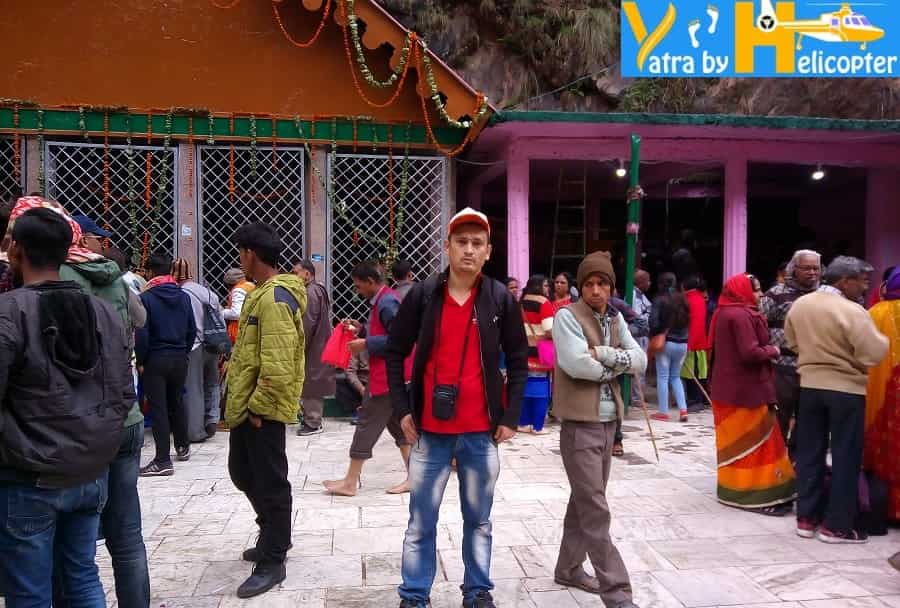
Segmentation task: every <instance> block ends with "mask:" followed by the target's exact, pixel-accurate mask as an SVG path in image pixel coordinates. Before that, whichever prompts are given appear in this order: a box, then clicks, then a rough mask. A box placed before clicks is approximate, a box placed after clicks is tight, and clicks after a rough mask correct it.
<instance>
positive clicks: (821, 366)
mask: <svg viewBox="0 0 900 608" xmlns="http://www.w3.org/2000/svg"><path fill="white" fill-rule="evenodd" d="M871 272H872V266H870V265H869V264H867V263H866V262H864V261H862V260H859V259H857V258H851V257H845V256H841V257H838V258H835V259H834V261H833V262H831V264H830V265H829V266H828V269H827V270H826V271H825V275H824V277H823V279H824V282H825V283H826V285H825V286H823V287H820V288H819V290H818V291H816V292H814V293H811V294H808V295H805V296H803V297H802V298H800V299H798V300H797V301H796V302H795V303H794V305H793V307H791V310H790V312H789V313H788V316H787V319H786V320H785V325H784V337H785V342H786V344H787V347H788V348H790V349H791V350H792V351H794V352H796V353H798V355H799V358H798V366H797V369H798V371H799V373H800V408H799V414H798V418H799V421H800V424H798V426H797V452H796V458H797V463H796V469H797V486H798V490H799V500H798V504H797V534H798V535H799V536H802V537H804V538H813V537H816V538H818V539H819V540H820V541H822V542H825V543H864V542H866V541H867V540H868V536H867V535H866V533H865V532H863V531H860V530H855V529H854V521H855V519H856V512H857V483H858V478H859V471H860V467H861V466H862V454H863V431H864V423H865V407H866V383H867V379H868V376H867V374H868V368H870V367H872V366H874V365H877V364H878V363H879V362H880V361H881V359H882V358H883V357H884V356H885V354H886V353H887V349H888V339H887V338H886V337H885V336H883V335H881V333H879V332H878V330H877V329H876V328H875V324H874V323H873V322H872V318H871V317H870V316H869V314H868V313H867V312H866V310H865V309H864V308H863V307H862V306H860V305H859V304H857V303H856V302H857V301H858V300H859V299H860V297H861V296H863V294H865V292H866V290H867V289H868V288H869V275H870V273H871ZM829 438H830V446H831V461H832V467H831V472H832V475H831V488H830V490H829V491H828V492H826V487H825V473H826V463H825V458H826V454H827V452H828V447H829Z"/></svg>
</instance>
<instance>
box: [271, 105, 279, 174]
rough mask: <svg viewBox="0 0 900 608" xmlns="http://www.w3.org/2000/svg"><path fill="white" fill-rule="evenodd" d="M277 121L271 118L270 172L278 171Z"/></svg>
mask: <svg viewBox="0 0 900 608" xmlns="http://www.w3.org/2000/svg"><path fill="white" fill-rule="evenodd" d="M277 148H278V119H277V118H275V117H274V116H272V172H273V173H274V172H275V171H277V170H278V151H277Z"/></svg>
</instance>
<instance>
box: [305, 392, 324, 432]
mask: <svg viewBox="0 0 900 608" xmlns="http://www.w3.org/2000/svg"><path fill="white" fill-rule="evenodd" d="M300 405H301V406H302V408H303V424H305V425H306V426H309V427H312V428H314V429H317V428H319V427H320V426H322V414H323V412H324V411H325V400H324V399H322V398H320V397H303V398H301V399H300Z"/></svg>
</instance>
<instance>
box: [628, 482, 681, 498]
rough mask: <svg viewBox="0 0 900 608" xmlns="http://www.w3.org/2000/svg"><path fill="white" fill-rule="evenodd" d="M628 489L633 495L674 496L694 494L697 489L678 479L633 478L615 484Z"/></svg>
mask: <svg viewBox="0 0 900 608" xmlns="http://www.w3.org/2000/svg"><path fill="white" fill-rule="evenodd" d="M616 485H617V486H619V487H624V488H627V489H630V490H631V491H632V492H634V495H635V496H676V495H681V494H687V495H690V494H696V493H697V491H696V490H694V488H692V487H691V486H689V485H688V484H686V483H685V482H683V481H681V480H680V479H634V480H623V481H620V482H618V483H617V484H616Z"/></svg>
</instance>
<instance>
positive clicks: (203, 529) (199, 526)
mask: <svg viewBox="0 0 900 608" xmlns="http://www.w3.org/2000/svg"><path fill="white" fill-rule="evenodd" d="M228 521H229V514H227V513H226V514H220V513H216V514H206V515H200V514H184V513H182V514H178V515H170V516H168V517H166V518H165V519H164V520H163V521H162V523H161V524H159V526H158V527H157V528H156V530H155V531H154V533H153V536H156V537H167V536H193V535H201V536H202V535H208V534H222V533H223V532H225V525H226V524H227V523H228Z"/></svg>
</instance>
